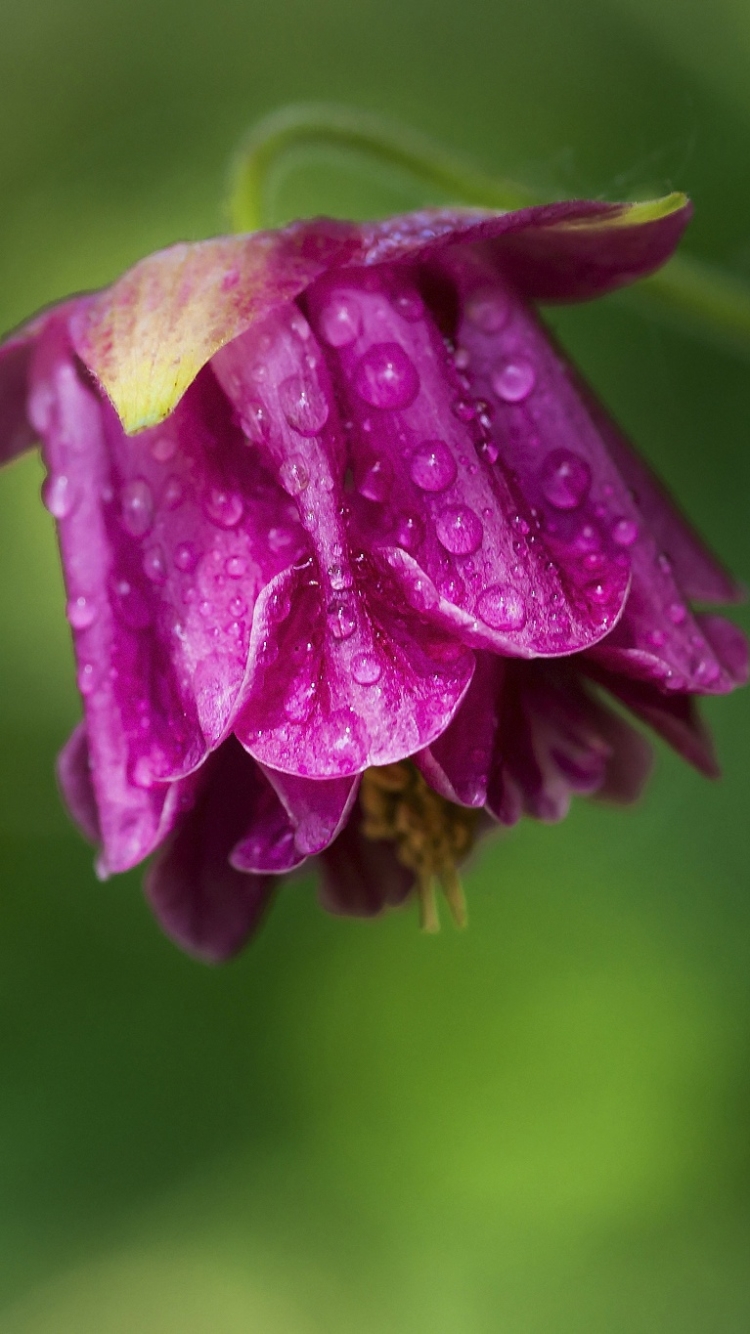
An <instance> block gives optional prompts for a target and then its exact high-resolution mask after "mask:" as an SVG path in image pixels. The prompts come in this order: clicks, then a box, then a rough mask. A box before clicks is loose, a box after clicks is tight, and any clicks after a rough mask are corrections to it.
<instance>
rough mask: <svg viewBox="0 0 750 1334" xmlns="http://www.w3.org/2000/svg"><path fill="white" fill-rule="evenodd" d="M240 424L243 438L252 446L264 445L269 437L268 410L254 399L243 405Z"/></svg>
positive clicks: (269, 420)
mask: <svg viewBox="0 0 750 1334" xmlns="http://www.w3.org/2000/svg"><path fill="white" fill-rule="evenodd" d="M240 424H241V426H242V431H243V434H244V435H245V437H246V438H247V439H248V440H249V441H250V442H251V443H252V444H253V445H265V444H267V442H268V440H269V439H270V436H271V418H270V416H269V414H268V409H267V408H266V407H264V405H263V404H262V403H258V402H257V401H256V400H255V399H253V400H251V402H249V403H243V405H242V416H241V418H240Z"/></svg>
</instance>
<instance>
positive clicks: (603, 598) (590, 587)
mask: <svg viewBox="0 0 750 1334" xmlns="http://www.w3.org/2000/svg"><path fill="white" fill-rule="evenodd" d="M584 592H585V593H586V596H587V597H588V599H589V601H590V602H593V603H595V604H596V605H597V606H598V607H603V606H604V604H605V603H606V602H609V599H610V596H611V590H610V588H609V586H608V585H607V584H606V583H605V581H604V580H603V579H592V580H591V582H590V583H588V584H586V585H585V587H584Z"/></svg>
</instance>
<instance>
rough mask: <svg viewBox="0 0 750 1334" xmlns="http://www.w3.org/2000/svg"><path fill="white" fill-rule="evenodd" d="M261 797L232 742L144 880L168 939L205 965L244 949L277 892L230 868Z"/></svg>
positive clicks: (212, 764)
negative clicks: (239, 842) (231, 856)
mask: <svg viewBox="0 0 750 1334" xmlns="http://www.w3.org/2000/svg"><path fill="white" fill-rule="evenodd" d="M256 794H257V770H256V766H255V765H254V764H253V763H252V761H251V760H250V759H249V758H248V757H247V755H245V754H244V752H243V751H242V749H241V748H240V747H239V746H238V745H237V743H236V742H235V741H233V740H232V739H230V740H229V741H227V742H226V743H225V745H224V746H222V747H221V749H220V750H219V751H217V752H216V754H215V755H213V756H211V757H210V759H209V760H208V761H207V763H206V765H205V768H204V770H203V771H202V772H201V775H200V785H199V790H198V795H197V798H196V801H195V804H194V806H193V808H192V809H191V810H190V811H188V812H187V813H185V814H184V815H183V816H182V819H181V821H180V823H179V825H178V827H177V829H176V830H175V831H174V833H173V834H172V836H171V838H170V839H169V841H168V843H167V844H166V846H165V847H164V848H163V849H162V850H161V851H160V852H159V854H158V856H157V858H156V859H155V861H154V862H153V864H152V866H151V867H150V869H149V871H148V872H147V875H146V879H145V884H144V889H145V893H146V897H147V899H148V901H149V903H150V904H151V907H152V908H153V910H154V913H155V915H156V917H157V918H158V920H159V923H160V924H161V926H162V927H163V929H164V930H165V931H166V933H167V935H169V936H171V937H172V939H173V940H175V941H176V943H177V944H178V945H180V946H181V947H182V948H183V949H185V950H188V951H189V953H191V954H194V955H196V956H197V957H198V958H199V959H203V960H205V961H206V962H208V963H218V962H220V961H221V960H223V959H227V958H229V957H230V956H231V955H233V954H235V953H236V952H237V950H239V949H240V948H241V946H242V945H243V944H244V943H245V941H246V939H247V937H248V936H249V935H250V934H251V932H252V931H254V930H255V929H256V928H257V926H258V924H259V922H260V919H261V917H262V915H263V912H264V910H265V908H266V907H267V905H268V902H269V900H270V897H271V894H272V891H273V886H274V881H273V880H272V879H269V878H268V877H266V876H254V875H245V874H243V873H242V872H240V871H237V870H235V868H234V867H233V866H231V865H230V862H229V854H230V851H231V849H232V847H233V846H234V844H235V842H236V841H237V839H238V838H239V837H240V835H241V834H242V832H243V830H244V828H245V827H246V826H247V824H248V823H249V821H250V820H251V819H252V818H253V814H254V810H255V800H256Z"/></svg>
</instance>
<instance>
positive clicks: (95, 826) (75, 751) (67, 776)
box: [57, 722, 101, 843]
mask: <svg viewBox="0 0 750 1334" xmlns="http://www.w3.org/2000/svg"><path fill="white" fill-rule="evenodd" d="M57 781H58V783H59V785H60V791H61V792H62V795H63V798H64V800H65V804H66V806H67V807H68V810H69V811H70V814H71V816H72V818H73V820H74V821H75V823H76V824H77V825H78V828H79V829H80V831H81V833H82V834H83V835H84V837H85V838H87V839H88V840H89V843H98V842H99V840H100V838H101V829H100V827H99V811H98V809H97V805H96V793H95V792H94V783H93V778H92V774H91V758H90V755H89V742H88V737H87V735H86V724H85V723H83V722H81V723H79V724H78V726H77V727H75V728H74V729H73V731H72V732H71V734H70V736H69V738H68V740H67V741H66V742H65V745H64V746H63V748H62V750H61V751H60V754H59V755H58V757H57Z"/></svg>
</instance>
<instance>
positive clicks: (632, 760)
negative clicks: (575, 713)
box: [593, 705, 654, 805]
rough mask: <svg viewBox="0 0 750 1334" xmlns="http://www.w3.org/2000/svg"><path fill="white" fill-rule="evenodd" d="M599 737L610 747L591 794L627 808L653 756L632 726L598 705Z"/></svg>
mask: <svg viewBox="0 0 750 1334" xmlns="http://www.w3.org/2000/svg"><path fill="white" fill-rule="evenodd" d="M598 724H599V731H600V735H601V736H602V737H603V739H604V740H605V741H606V742H607V744H608V745H609V748H610V755H609V757H608V759H607V761H606V767H605V771H604V780H603V782H602V785H601V787H600V788H598V790H597V791H596V792H595V793H594V794H593V795H594V796H595V797H596V798H598V799H601V800H603V801H613V802H617V803H618V804H619V805H628V804H629V803H630V802H633V801H637V799H638V797H640V795H641V792H642V791H643V789H644V787H645V784H646V780H647V779H648V777H649V774H650V773H651V770H652V768H653V763H654V753H653V751H652V749H651V746H650V745H649V743H648V741H646V739H645V737H643V736H641V734H640V732H637V731H636V730H635V728H634V727H631V726H630V724H629V723H627V722H625V720H624V719H623V718H620V717H619V716H618V715H617V714H616V713H612V711H611V710H610V709H607V708H604V707H603V706H601V705H599V706H598Z"/></svg>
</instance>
